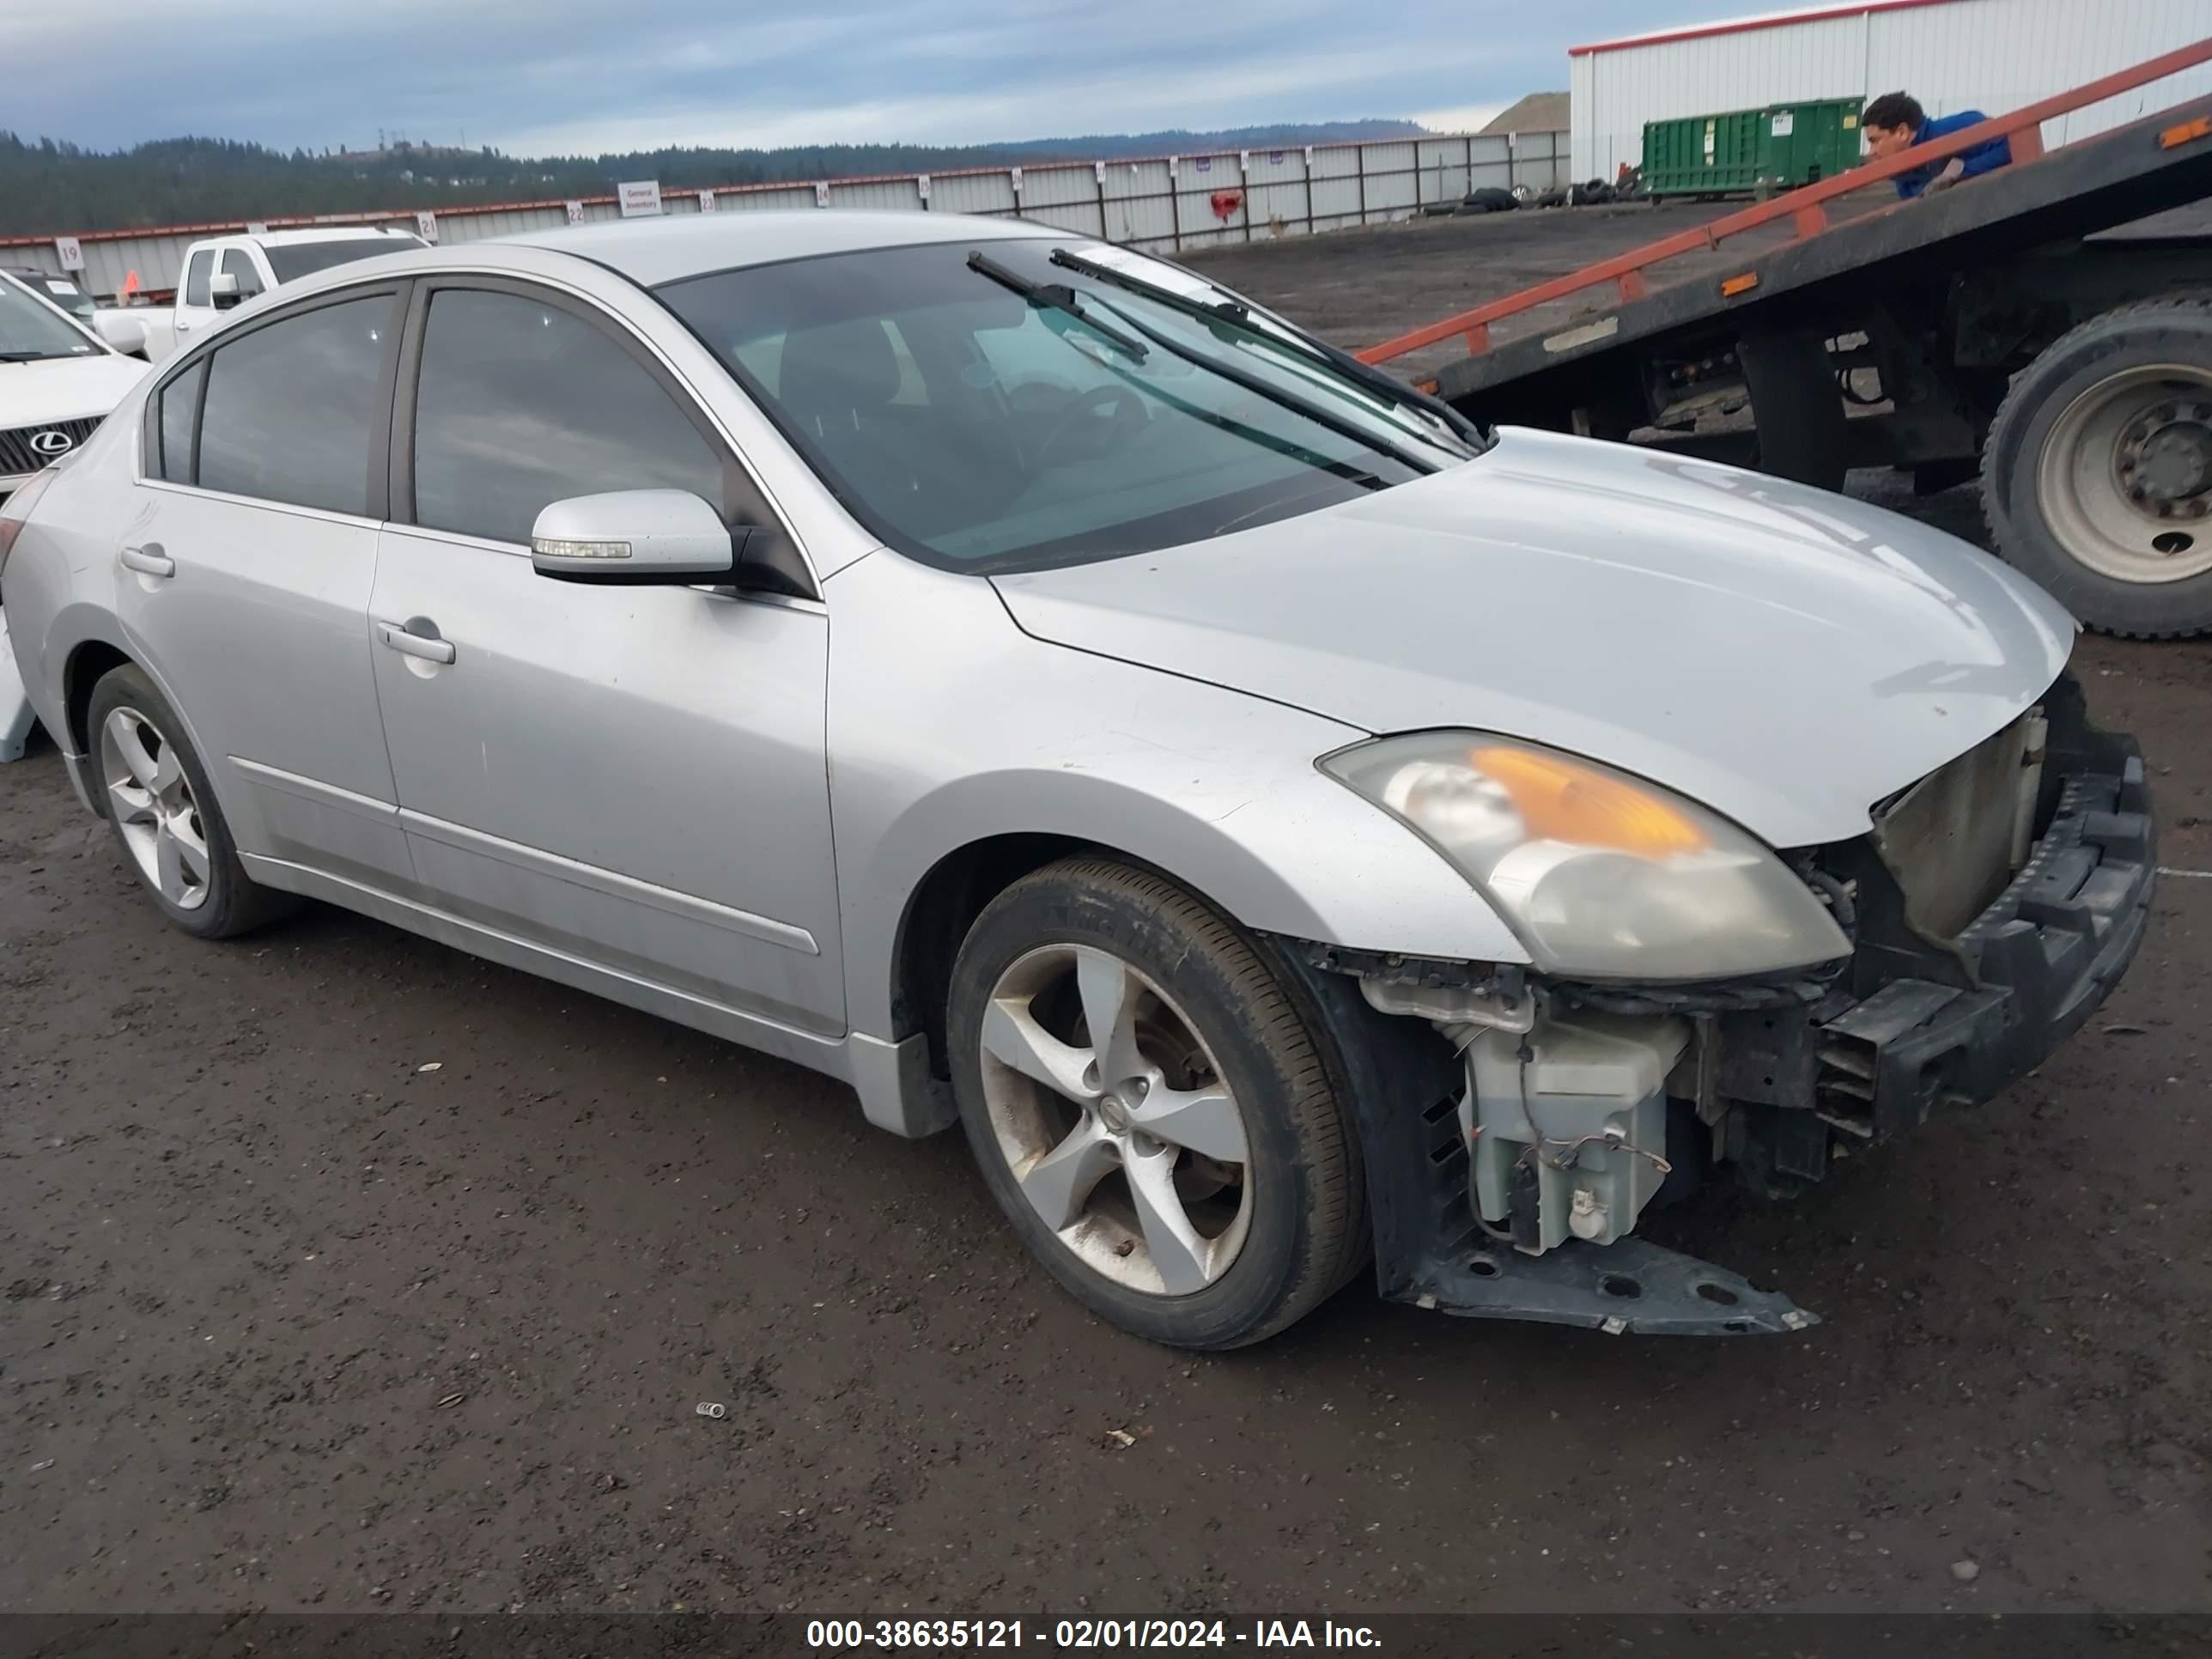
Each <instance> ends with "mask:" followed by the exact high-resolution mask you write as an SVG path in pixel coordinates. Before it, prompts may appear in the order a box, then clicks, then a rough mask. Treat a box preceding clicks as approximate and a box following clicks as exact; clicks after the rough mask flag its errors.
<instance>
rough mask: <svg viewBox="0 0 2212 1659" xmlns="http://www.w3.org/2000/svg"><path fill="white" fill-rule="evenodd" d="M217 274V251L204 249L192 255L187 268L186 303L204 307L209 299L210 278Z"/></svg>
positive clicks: (209, 248) (208, 248)
mask: <svg viewBox="0 0 2212 1659" xmlns="http://www.w3.org/2000/svg"><path fill="white" fill-rule="evenodd" d="M214 272H215V250H214V249H213V248H211V247H204V248H202V249H201V250H200V251H199V252H197V253H195V254H194V255H192V259H191V264H188V265H186V266H185V304H186V305H188V306H204V305H207V304H209V303H210V300H209V298H208V278H209V277H210V276H212V275H213V274H214Z"/></svg>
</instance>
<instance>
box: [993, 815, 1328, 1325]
mask: <svg viewBox="0 0 2212 1659" xmlns="http://www.w3.org/2000/svg"><path fill="white" fill-rule="evenodd" d="M949 1036H950V1047H951V1060H952V1066H953V1080H954V1085H955V1088H956V1090H957V1093H958V1096H959V1101H960V1114H961V1119H962V1121H963V1125H964V1126H965V1127H966V1129H967V1133H968V1138H969V1144H970V1146H972V1147H973V1148H974V1151H975V1157H976V1159H977V1161H978V1162H979V1164H981V1167H982V1170H983V1174H984V1178H985V1180H986V1182H987V1183H988V1184H989V1186H990V1188H991V1191H992V1194H993V1196H994V1197H995V1198H996V1199H997V1200H998V1201H999V1204H1000V1208H1001V1209H1003V1210H1004V1211H1005V1212H1006V1216H1007V1218H1008V1219H1009V1220H1010V1221H1011V1222H1012V1224H1013V1226H1014V1229H1015V1231H1017V1232H1018V1233H1019V1234H1020V1235H1021V1237H1022V1239H1023V1241H1024V1243H1026V1244H1028V1246H1029V1247H1030V1249H1031V1250H1032V1251H1033V1252H1035V1253H1036V1255H1037V1256H1038V1257H1039V1258H1040V1259H1041V1260H1042V1261H1043V1263H1044V1265H1045V1266H1046V1267H1048V1269H1050V1271H1051V1272H1052V1273H1053V1275H1054V1277H1055V1278H1057V1279H1059V1280H1060V1283H1061V1284H1062V1285H1066V1287H1067V1288H1068V1289H1069V1290H1070V1291H1073V1292H1074V1294H1075V1295H1076V1296H1077V1297H1079V1298H1080V1299H1081V1300H1082V1301H1084V1302H1085V1303H1086V1304H1089V1305H1090V1306H1091V1308H1092V1309H1093V1310H1095V1311H1097V1313H1099V1314H1100V1315H1102V1316H1104V1317H1105V1318H1106V1319H1108V1320H1109V1321H1110V1322H1113V1323H1114V1324H1116V1325H1118V1326H1120V1327H1121V1328H1123V1329H1125V1330H1128V1331H1131V1332H1133V1333H1135V1334H1138V1335H1140V1336H1144V1337H1147V1338H1150V1339H1151V1340H1154V1341H1157V1342H1164V1343H1168V1344H1171V1345H1173V1346H1180V1347H1191V1348H1231V1347H1237V1346H1243V1345H1244V1344H1246V1343H1250V1342H1256V1341H1259V1340H1262V1339H1263V1338H1266V1337H1267V1336H1271V1335H1273V1334H1275V1333H1276V1332H1278V1331H1280V1330H1282V1329H1283V1328H1285V1327H1286V1326H1288V1325H1290V1324H1291V1323H1292V1322H1295V1321H1296V1320H1297V1319H1298V1318H1300V1317H1302V1316H1304V1315H1305V1314H1306V1313H1308V1312H1310V1310H1312V1309H1313V1308H1314V1307H1316V1305H1318V1304H1320V1303H1321V1302H1322V1300H1323V1299H1324V1298H1325V1297H1328V1296H1329V1295H1330V1294H1332V1293H1333V1292H1334V1291H1336V1290H1337V1289H1339V1288H1340V1286H1341V1285H1344V1284H1345V1282H1346V1280H1347V1279H1349V1278H1350V1277H1351V1275H1352V1273H1355V1272H1357V1271H1358V1267H1360V1265H1361V1263H1362V1262H1363V1261H1364V1259H1365V1255H1366V1246H1367V1243H1368V1239H1367V1233H1366V1221H1365V1206H1364V1200H1363V1196H1362V1194H1361V1190H1360V1175H1359V1164H1358V1155H1357V1148H1356V1146H1355V1145H1354V1143H1353V1141H1352V1130H1351V1127H1350V1123H1349V1120H1348V1115H1347V1114H1346V1113H1345V1112H1343V1111H1341V1110H1340V1107H1339V1103H1338V1102H1337V1100H1336V1098H1335V1095H1334V1090H1333V1088H1332V1086H1331V1085H1330V1082H1329V1079H1328V1073H1327V1071H1326V1069H1325V1067H1324V1066H1323V1065H1322V1060H1321V1058H1320V1055H1319V1054H1318V1053H1317V1051H1316V1046H1315V1043H1314V1041H1313V1036H1312V1034H1311V1032H1310V1031H1309V1030H1308V1029H1307V1027H1306V1025H1305V1023H1304V1018H1303V1017H1302V1016H1301V1014H1300V1012H1298V1010H1297V1008H1296V1007H1295V1006H1293V1005H1292V1004H1291V1000H1290V999H1289V997H1288V996H1287V995H1286V994H1285V991H1284V988H1283V987H1282V986H1281V984H1280V983H1279V981H1277V980H1276V978H1275V977H1274V975H1273V973H1272V971H1271V970H1270V969H1268V968H1267V965H1266V964H1265V963H1263V962H1262V961H1261V959H1260V957H1259V956H1258V955H1257V953H1256V952H1255V951H1254V949H1253V947H1252V946H1251V945H1250V944H1249V942H1248V941H1247V940H1246V939H1244V938H1243V936H1242V935H1241V934H1239V933H1237V930H1236V929H1235V928H1234V927H1231V925H1230V924H1229V923H1228V922H1227V921H1225V920H1224V919H1223V918H1221V917H1220V916H1218V915H1216V914H1214V913H1213V912H1212V910H1210V909H1209V908H1206V906H1204V905H1203V904H1201V903H1200V902H1198V901H1197V900H1196V899H1194V898H1193V897H1192V896H1190V895H1188V894H1187V893H1185V892H1183V891H1182V890H1180V889H1178V888H1176V887H1175V886H1174V885H1172V884H1170V883H1169V882H1167V881H1164V880H1163V879H1162V878H1158V877H1157V876H1152V875H1148V874H1146V873H1144V872H1139V871H1134V870H1131V869H1128V868H1126V867H1125V866H1119V865H1115V864H1113V863H1110V862H1108V861H1106V860H1097V859H1078V860H1067V861H1066V862H1064V863H1060V864H1057V865H1054V866H1050V867H1048V868H1047V869H1044V870H1042V871H1039V872H1036V874H1034V875H1032V876H1030V877H1028V878H1025V879H1024V880H1022V881H1020V882H1018V883H1017V884H1015V885H1013V886H1012V887H1011V888H1009V889H1008V890H1006V892H1004V893H1002V894H1001V895H1000V896H999V897H998V898H997V899H995V900H994V901H993V902H992V903H991V904H990V906H989V907H988V908H986V909H985V911H984V912H983V914H982V915H981V917H980V918H978V919H977V921H976V922H975V927H973V928H972V929H971V930H970V931H969V935H968V939H967V940H966V942H965V943H964V944H963V945H962V947H961V951H960V956H959V959H958V962H957V964H956V966H955V968H954V974H953V989H952V995H951V1006H950V1009H949Z"/></svg>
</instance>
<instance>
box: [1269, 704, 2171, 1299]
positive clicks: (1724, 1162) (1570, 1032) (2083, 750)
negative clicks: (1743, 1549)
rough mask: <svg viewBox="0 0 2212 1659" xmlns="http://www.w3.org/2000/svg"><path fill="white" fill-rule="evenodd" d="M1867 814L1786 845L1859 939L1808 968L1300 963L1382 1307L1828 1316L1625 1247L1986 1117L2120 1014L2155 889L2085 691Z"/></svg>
mask: <svg viewBox="0 0 2212 1659" xmlns="http://www.w3.org/2000/svg"><path fill="white" fill-rule="evenodd" d="M1873 816H1874V827H1873V829H1872V830H1871V831H1870V833H1869V834H1868V835H1866V836H1860V837H1858V838H1857V839H1855V840H1852V841H1850V842H1843V843H1838V844H1836V845H1832V846H1826V847H1820V848H1808V849H1802V850H1801V851H1799V852H1796V853H1794V854H1790V855H1788V856H1789V859H1790V863H1791V865H1792V866H1793V867H1794V868H1795V869H1796V871H1797V872H1798V873H1799V874H1800V875H1801V876H1802V878H1804V879H1805V880H1806V882H1807V884H1808V885H1809V886H1810V887H1811V888H1812V889H1813V890H1814V891H1815V892H1816V893H1818V894H1819V895H1820V896H1821V899H1822V901H1823V902H1824V903H1826V905H1827V906H1828V908H1829V909H1830V911H1831V913H1832V915H1834V917H1835V919H1836V921H1837V922H1838V925H1839V927H1841V928H1842V931H1843V932H1844V935H1845V937H1846V938H1847V939H1849V941H1850V945H1851V950H1850V955H1849V956H1848V957H1844V958H1843V959H1841V960H1839V961H1838V962H1836V963H1830V964H1826V966H1824V967H1823V968H1821V969H1818V970H1815V971H1812V972H1808V973H1803V974H1799V975H1790V976H1784V977H1778V978H1773V979H1766V980H1758V981H1732V982H1727V983H1711V984H1650V985H1636V984H1625V983H1611V984H1595V983H1574V982H1571V981H1564V980H1558V979H1550V978H1547V977H1545V976H1543V975H1537V974H1534V973H1533V972H1530V971H1529V970H1527V969H1516V968H1486V967H1483V966H1481V965H1479V964H1468V963H1442V962H1431V961H1424V960H1418V959H1413V958H1406V957H1377V956H1369V955H1362V954H1360V953H1357V952H1349V951H1340V950H1336V949H1334V948H1333V947H1328V946H1320V945H1314V946H1309V947H1306V948H1305V950H1304V952H1303V957H1302V960H1301V961H1300V962H1299V963H1297V966H1298V967H1299V969H1301V977H1302V978H1303V979H1304V980H1305V981H1306V982H1307V984H1308V985H1309V987H1310V988H1311V989H1312V990H1313V992H1314V993H1315V994H1316V996H1317V997H1319V998H1321V999H1322V1000H1324V1001H1325V1002H1327V1003H1328V1005H1329V1006H1330V1012H1332V1014H1333V1015H1334V1018H1336V1020H1337V1021H1338V1023H1339V1028H1340V1029H1342V1030H1347V1031H1349V1032H1352V1033H1354V1034H1355V1036H1354V1038H1353V1040H1352V1041H1349V1042H1347V1043H1346V1051H1345V1056H1344V1058H1345V1064H1346V1069H1347V1071H1348V1072H1349V1073H1352V1075H1350V1076H1347V1078H1346V1084H1347V1085H1349V1087H1350V1089H1351V1091H1352V1096H1353V1098H1354V1099H1355V1100H1357V1101H1358V1102H1360V1103H1361V1104H1360V1108H1359V1109H1360V1112H1361V1116H1362V1123H1361V1128H1362V1142H1363V1146H1364V1149H1365V1151H1366V1153H1367V1160H1368V1186H1369V1191H1370V1200H1371V1201H1372V1206H1373V1209H1374V1212H1375V1223H1376V1257H1377V1261H1376V1270H1377V1274H1378V1277H1379V1279H1380V1281H1381V1288H1382V1290H1383V1293H1384V1294H1385V1295H1386V1296H1389V1297H1395V1298H1397V1299H1401V1300H1405V1301H1411V1302H1415V1303H1418V1304H1420V1305H1422V1306H1425V1307H1435V1308H1439V1309H1442V1310H1444V1311H1446V1312H1450V1313H1456V1314H1462V1315H1467V1316H1479V1317H1493V1318H1511V1319H1532V1320H1538V1321H1543V1322H1553V1323H1562V1324H1574V1325H1585V1326H1590V1327H1595V1328H1601V1329H1604V1330H1607V1331H1612V1332H1616V1333H1619V1332H1645V1333H1662V1334H1698V1335H1742V1334H1753V1333H1758V1332H1774V1331H1787V1330H1796V1329H1802V1328H1804V1327H1806V1326H1808V1325H1809V1324H1812V1323H1814V1322H1815V1320H1814V1316H1813V1315H1812V1314H1810V1313H1808V1312H1807V1311H1805V1310H1802V1309H1801V1308H1799V1307H1797V1306H1796V1304H1795V1303H1793V1302H1792V1301H1790V1299H1789V1298H1788V1297H1785V1296H1782V1295H1779V1294H1776V1293H1773V1292H1770V1291H1762V1290H1759V1289H1758V1288H1756V1287H1754V1286H1753V1285H1751V1284H1749V1283H1748V1282H1747V1281H1746V1280H1745V1279H1741V1277H1739V1276H1737V1275H1735V1274H1734V1273H1729V1272H1727V1271H1725V1270H1723V1269H1721V1268H1718V1267H1713V1266H1711V1265H1710V1264H1707V1263H1705V1262H1701V1261H1695V1260H1693V1259H1692V1258H1690V1257H1688V1256H1686V1255H1680V1254H1679V1253H1677V1252H1674V1251H1672V1250H1668V1249H1663V1248H1662V1247H1661V1246H1658V1245H1656V1244H1653V1243H1650V1242H1648V1241H1647V1240H1644V1239H1643V1238H1641V1237H1636V1236H1634V1234H1633V1232H1632V1230H1633V1229H1634V1228H1635V1227H1636V1225H1637V1224H1638V1220H1639V1219H1640V1218H1642V1216H1643V1215H1644V1212H1645V1211H1646V1209H1647V1208H1648V1207H1649V1206H1653V1205H1655V1204H1663V1203H1665V1202H1667V1201H1669V1200H1671V1199H1672V1198H1674V1196H1675V1195H1677V1194H1680V1193H1684V1192H1686V1191H1687V1190H1690V1189H1693V1188H1694V1187H1695V1186H1696V1185H1697V1184H1698V1182H1699V1178H1701V1177H1702V1176H1704V1175H1705V1173H1706V1172H1708V1171H1712V1170H1727V1171H1729V1172H1730V1173H1732V1174H1733V1175H1734V1176H1735V1177H1736V1178H1738V1179H1740V1180H1742V1181H1744V1182H1747V1184H1748V1185H1749V1186H1751V1187H1752V1188H1754V1189H1756V1190H1757V1191H1759V1193H1761V1194H1765V1195H1767V1196H1771V1197H1784V1198H1786V1197H1791V1196H1795V1195H1796V1194H1800V1193H1802V1192H1803V1191H1804V1190H1805V1189H1806V1188H1809V1187H1810V1186H1811V1185H1812V1183H1814V1182H1817V1181H1819V1180H1820V1178H1821V1177H1822V1176H1825V1175H1826V1173H1827V1171H1828V1170H1829V1167H1830V1166H1831V1164H1832V1163H1834V1162H1835V1161H1836V1160H1837V1159H1838V1158H1844V1157H1846V1156H1848V1155H1849V1154H1850V1153H1851V1152H1855V1151H1857V1150H1858V1149H1860V1148H1863V1147H1865V1146H1871V1145H1875V1144H1878V1143H1880V1142H1882V1141H1884V1140H1887V1139H1890V1138H1892V1137H1893V1136H1895V1135H1897V1134H1899V1133H1902V1132H1904V1131H1905V1130H1907V1129H1910V1128H1912V1127H1915V1126H1917V1125H1918V1124H1919V1123H1921V1122H1922V1121H1924V1120H1925V1119H1926V1118H1927V1117H1928V1115H1929V1114H1930V1113H1931V1112H1932V1111H1934V1110H1935V1109H1937V1108H1938V1107H1942V1106H1972V1105H1978V1104H1980V1103H1983V1102H1984V1101H1987V1100H1989V1099H1990V1098H1991V1097H1993V1096H1995V1095H1996V1093H1997V1092H1998V1091H2001V1090H2002V1088H2003V1087H2004V1086H2005V1085H2007V1084H2008V1083H2009V1082H2011V1081H2012V1080H2013V1079H2015V1078H2018V1077H2020V1076H2021V1075H2022V1074H2023V1073H2027V1071H2029V1070H2031V1069H2033V1067H2034V1066H2036V1065H2038V1064H2039V1063H2040V1062H2041V1061H2042V1060H2043V1059H2044V1058H2045V1056H2047V1055H2048V1054H2050V1053H2051V1051H2052V1049H2054V1048H2056V1047H2057V1045H2058V1043H2059V1042H2062V1041H2063V1040H2064V1038H2065V1037H2066V1036H2068V1035H2069V1034H2070V1033H2071V1032H2072V1031H2073V1030H2075V1028H2077V1027H2078V1026H2079V1025H2080V1024H2081V1023H2082V1021H2084V1020H2085V1019H2087V1018H2088V1016H2089V1015H2090V1014H2091V1013H2092V1012H2093V1011H2094V1010H2095V1009H2096V1007H2097V1006H2098V1005H2099V1004H2100V1003H2101V1002H2102V1001H2103V1000H2104V998H2105V996H2106V994H2107V993H2108V992H2109V991H2110V990H2111V988H2112V986H2113V984H2114V983H2116V982H2117V981H2118V978H2119V976H2120V975H2121V974H2122V973H2123V972H2124V970H2125V969H2126V967H2127V964H2128V963H2129V962H2130V960H2131V959H2132V958H2133V957H2134V955H2135V952H2136V948H2137V947H2138V945H2140V944H2141V941H2142V934H2143V929H2144V924H2145V921H2146V918H2147V916H2148V910H2149V906H2150V900H2151V894H2152V889H2153V885H2154V880H2155V866H2156V856H2155V838H2154V829H2153V825H2152V821H2151V814H2150V803H2149V799H2148V792H2147V789H2146V787H2145V784H2144V779H2143V768H2142V760H2141V758H2140V756H2139V755H2138V753H2137V750H2136V745H2135V744H2134V743H2133V742H2132V741H2131V740H2130V739H2128V738H2124V737H2119V736H2116V735H2113V734H2110V733H2106V732H2100V731H2099V730H2097V729H2096V728H2095V727H2093V726H2091V725H2090V724H2089V723H2088V721H2087V718H2086V716H2085V712H2084V709H2083V706H2082V700H2081V693H2080V690H2079V688H2078V687H2077V686H2076V685H2075V683H2074V681H2073V680H2072V679H2071V678H2070V677H2062V678H2060V679H2059V680H2058V681H2057V684H2054V685H2053V686H2052V687H2051V690H2050V691H2049V692H2048V693H2046V695H2045V698H2044V700H2043V702H2042V703H2041V704H2040V705H2039V707H2037V708H2033V709H2031V710H2029V711H2028V712H2027V714H2023V715H2022V716H2021V718H2020V719H2019V720H2015V722H2013V723H2012V724H2011V725H2009V726H2007V727H2005V728H2004V729H2003V730H2002V731H2001V732H1997V733H1996V734H1995V735H1994V736H1993V737H1991V738H1989V739H1987V740H1986V741H1985V742H1984V743H1982V744H1978V745H1977V746H1976V747H1975V748H1974V749H1972V750H1969V751H1968V752H1967V753H1966V754H1965V755H1962V756H1960V757H1958V758H1957V759H1955V760H1954V761H1952V762H1950V763H1948V764H1947V765H1945V766H1943V767H1942V768H1941V769H1938V770H1937V771H1936V772H1935V773H1933V774H1931V775H1929V776H1928V777H1927V778H1924V779H1923V780H1921V781H1919V782H1918V783H1917V784H1915V785H1914V786H1912V787H1911V788H1909V789H1907V790H1905V791H1904V792H1902V793H1900V794H1899V795H1898V796H1896V797H1894V798H1893V799H1890V800H1887V801H1885V802H1882V803H1881V804H1880V805H1879V806H1878V807H1877V808H1876V809H1875V812H1874V815H1873ZM1424 1027H1425V1028H1426V1029H1424ZM1432 1034H1433V1035H1432ZM1438 1037H1441V1038H1442V1041H1441V1042H1439V1041H1438V1040H1437V1039H1438ZM1408 1101H1414V1102H1418V1103H1419V1105H1418V1107H1416V1108H1415V1109H1413V1110H1411V1111H1409V1110H1407V1105H1406V1103H1407V1102H1408ZM1385 1103H1387V1104H1385Z"/></svg>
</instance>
